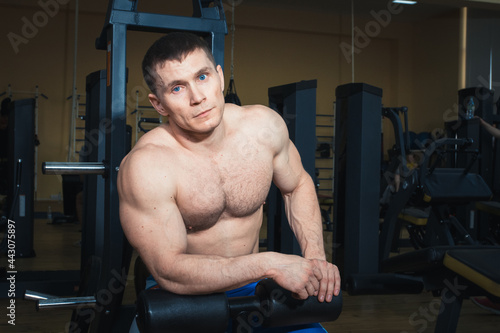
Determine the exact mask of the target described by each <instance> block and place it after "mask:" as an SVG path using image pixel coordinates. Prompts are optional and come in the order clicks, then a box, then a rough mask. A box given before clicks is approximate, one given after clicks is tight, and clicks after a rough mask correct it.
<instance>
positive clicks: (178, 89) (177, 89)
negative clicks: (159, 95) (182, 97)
mask: <svg viewBox="0 0 500 333" xmlns="http://www.w3.org/2000/svg"><path fill="white" fill-rule="evenodd" d="M172 91H173V92H179V91H181V87H179V86H177V87H174V89H172Z"/></svg>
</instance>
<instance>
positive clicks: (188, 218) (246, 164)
mask: <svg viewBox="0 0 500 333" xmlns="http://www.w3.org/2000/svg"><path fill="white" fill-rule="evenodd" d="M179 181H180V183H179V184H178V189H179V190H178V195H177V205H178V207H179V210H180V212H181V214H182V216H183V218H184V222H185V224H186V228H187V229H188V231H189V230H192V231H199V230H204V229H208V228H210V227H211V226H213V225H214V224H215V223H217V221H219V220H220V219H222V218H240V217H245V216H249V215H251V214H253V213H255V212H256V211H257V210H258V209H259V208H260V207H261V206H262V204H263V203H264V201H265V200H266V197H267V193H268V191H269V187H270V184H271V181H272V158H271V156H266V155H265V154H257V155H253V158H249V156H246V157H243V156H239V157H238V156H237V155H233V157H229V156H227V157H226V158H225V157H222V158H216V159H199V160H196V161H192V163H189V164H186V165H184V166H183V171H182V177H180V178H179Z"/></svg>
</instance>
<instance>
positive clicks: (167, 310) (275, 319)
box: [137, 279, 342, 333]
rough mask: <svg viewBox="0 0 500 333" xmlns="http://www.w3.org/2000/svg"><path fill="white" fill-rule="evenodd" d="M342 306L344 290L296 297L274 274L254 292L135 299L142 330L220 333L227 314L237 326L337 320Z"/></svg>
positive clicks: (155, 293)
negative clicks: (328, 296) (323, 298)
mask: <svg viewBox="0 0 500 333" xmlns="http://www.w3.org/2000/svg"><path fill="white" fill-rule="evenodd" d="M341 311H342V295H341V294H340V295H339V296H336V297H333V300H332V301H331V302H330V303H327V302H323V303H320V302H318V299H317V297H309V298H308V299H307V300H297V299H295V298H293V297H292V295H291V293H290V292H289V291H288V290H285V289H283V288H281V287H280V286H278V285H277V284H276V283H275V282H274V281H273V280H271V279H266V280H262V281H260V282H259V283H258V284H257V287H256V290H255V296H244V297H232V298H227V297H226V295H225V294H223V293H220V294H210V295H202V296H190V295H177V294H173V293H171V292H168V291H165V290H161V289H156V290H146V291H143V292H142V293H141V294H140V295H139V299H138V301H137V325H138V327H139V330H140V332H141V333H159V332H169V333H191V332H193V333H199V332H206V333H222V332H225V330H226V328H227V326H228V323H229V319H230V318H231V319H232V323H233V324H232V325H233V332H251V331H252V328H256V327H260V326H262V327H278V326H290V325H301V324H310V323H317V322H327V321H334V320H336V319H337V318H338V317H339V315H340V313H341Z"/></svg>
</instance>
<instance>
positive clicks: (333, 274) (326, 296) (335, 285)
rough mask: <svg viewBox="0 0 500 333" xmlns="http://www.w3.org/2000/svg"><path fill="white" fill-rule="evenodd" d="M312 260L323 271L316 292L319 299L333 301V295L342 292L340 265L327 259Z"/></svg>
mask: <svg viewBox="0 0 500 333" xmlns="http://www.w3.org/2000/svg"><path fill="white" fill-rule="evenodd" d="M310 261H311V262H312V263H313V264H314V265H315V267H317V269H319V270H320V271H321V275H322V279H321V280H320V281H319V289H318V291H317V294H316V295H317V296H318V301H320V302H324V301H327V302H331V301H332V298H333V296H338V295H339V293H340V273H339V269H338V267H337V266H335V265H334V264H331V263H329V262H328V261H326V260H318V259H311V260H310ZM316 295H315V296H316Z"/></svg>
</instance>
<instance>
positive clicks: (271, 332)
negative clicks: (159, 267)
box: [130, 276, 327, 333]
mask: <svg viewBox="0 0 500 333" xmlns="http://www.w3.org/2000/svg"><path fill="white" fill-rule="evenodd" d="M256 285H257V282H253V283H249V284H247V285H246V286H243V287H240V288H236V289H233V290H229V291H226V295H227V297H228V298H230V297H239V296H253V295H255V286H256ZM157 286H158V284H157V283H156V281H155V280H154V279H153V277H152V276H150V277H148V279H147V280H146V289H151V288H156V287H157ZM136 332H139V330H138V329H137V324H136V322H135V318H134V322H133V323H132V327H131V329H130V333H136ZM291 332H300V333H327V332H326V330H325V329H324V328H323V327H322V326H321V325H320V324H318V323H315V324H308V325H297V326H286V327H273V328H261V327H252V326H250V325H244V326H243V325H242V326H241V327H239V329H237V331H236V332H234V333H291ZM226 333H233V328H232V321H229V324H228V326H227V329H226Z"/></svg>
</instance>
